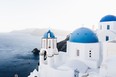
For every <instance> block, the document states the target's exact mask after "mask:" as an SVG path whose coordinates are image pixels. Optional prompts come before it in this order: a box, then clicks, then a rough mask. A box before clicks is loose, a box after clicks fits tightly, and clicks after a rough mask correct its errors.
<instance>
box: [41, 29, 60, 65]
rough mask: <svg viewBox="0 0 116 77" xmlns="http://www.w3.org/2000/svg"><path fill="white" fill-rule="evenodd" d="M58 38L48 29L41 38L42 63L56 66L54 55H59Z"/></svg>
mask: <svg viewBox="0 0 116 77" xmlns="http://www.w3.org/2000/svg"><path fill="white" fill-rule="evenodd" d="M56 45H57V39H56V37H55V35H54V33H53V32H51V31H50V30H48V32H46V33H45V34H44V36H43V38H42V40H41V50H40V65H48V66H54V55H58V50H57V46H56Z"/></svg>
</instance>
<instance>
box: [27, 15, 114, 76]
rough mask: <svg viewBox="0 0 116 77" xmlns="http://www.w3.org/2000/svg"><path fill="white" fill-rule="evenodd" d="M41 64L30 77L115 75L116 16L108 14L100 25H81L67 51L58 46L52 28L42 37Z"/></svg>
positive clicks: (74, 32) (70, 40)
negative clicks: (88, 26) (94, 26)
mask: <svg viewBox="0 0 116 77" xmlns="http://www.w3.org/2000/svg"><path fill="white" fill-rule="evenodd" d="M41 41H42V42H41V50H40V55H39V56H40V58H39V59H40V60H39V63H40V65H39V66H38V71H37V70H36V69H35V70H34V71H33V72H31V73H30V75H29V76H28V77H115V76H116V67H115V65H116V16H114V15H106V16H104V17H103V18H102V19H101V20H100V22H99V28H98V30H96V31H92V30H90V29H88V28H85V27H81V28H78V29H76V30H75V31H73V32H72V33H71V34H70V37H69V40H68V41H67V52H61V51H58V49H57V46H56V45H57V37H55V35H54V33H53V32H51V31H50V30H49V31H48V32H46V33H45V34H44V36H43V38H42V40H41Z"/></svg>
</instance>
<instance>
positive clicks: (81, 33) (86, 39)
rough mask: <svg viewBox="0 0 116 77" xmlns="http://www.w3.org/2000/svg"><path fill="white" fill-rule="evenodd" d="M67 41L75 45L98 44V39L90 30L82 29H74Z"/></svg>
mask: <svg viewBox="0 0 116 77" xmlns="http://www.w3.org/2000/svg"><path fill="white" fill-rule="evenodd" d="M69 41H70V42H76V43H96V42H98V38H97V36H96V34H95V33H94V32H93V31H92V30H90V29H88V28H84V27H82V28H79V29H76V30H75V31H74V32H73V33H72V34H71V35H70V38H69Z"/></svg>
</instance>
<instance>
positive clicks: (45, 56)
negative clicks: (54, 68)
mask: <svg viewBox="0 0 116 77" xmlns="http://www.w3.org/2000/svg"><path fill="white" fill-rule="evenodd" d="M46 59H47V52H46V51H44V60H46Z"/></svg>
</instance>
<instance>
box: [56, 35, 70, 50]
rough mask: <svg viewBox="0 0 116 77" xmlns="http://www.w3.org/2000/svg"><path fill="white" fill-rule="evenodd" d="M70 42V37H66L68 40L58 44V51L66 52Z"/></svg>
mask: <svg viewBox="0 0 116 77" xmlns="http://www.w3.org/2000/svg"><path fill="white" fill-rule="evenodd" d="M68 40H69V35H68V36H67V37H66V39H64V40H62V41H60V42H58V43H57V48H58V51H62V52H66V47H67V41H68Z"/></svg>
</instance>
